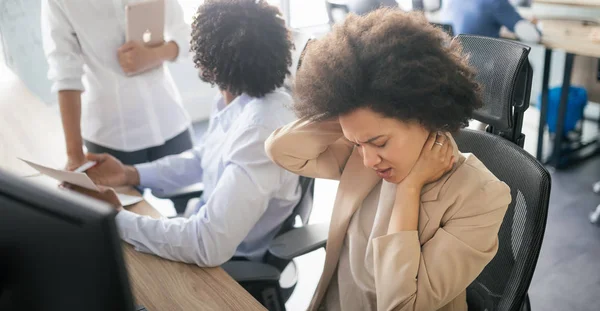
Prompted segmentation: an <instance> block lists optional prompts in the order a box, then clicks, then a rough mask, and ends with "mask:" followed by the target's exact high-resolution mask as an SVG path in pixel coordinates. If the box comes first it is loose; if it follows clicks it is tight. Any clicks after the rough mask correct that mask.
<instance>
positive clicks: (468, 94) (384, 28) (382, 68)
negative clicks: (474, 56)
mask: <svg viewBox="0 0 600 311" xmlns="http://www.w3.org/2000/svg"><path fill="white" fill-rule="evenodd" d="M474 75H475V74H474V71H473V70H472V69H471V68H470V67H469V65H468V60H467V58H466V57H465V56H464V55H462V49H461V46H460V45H459V43H458V42H456V40H455V41H452V40H451V38H450V37H449V36H448V35H447V34H445V33H444V32H443V31H442V30H441V29H438V28H436V27H434V26H432V25H430V24H429V23H428V22H427V20H426V19H425V17H424V16H423V15H422V14H421V13H417V12H411V13H407V12H403V11H401V10H397V9H379V10H376V11H373V12H371V13H369V14H368V15H366V16H357V15H353V14H350V15H349V16H348V17H347V18H346V20H345V21H344V22H343V23H342V24H339V25H336V26H335V27H334V29H333V30H332V31H331V32H330V33H328V34H327V35H326V36H324V37H323V38H321V39H319V40H315V41H312V42H311V43H310V44H309V45H308V46H307V47H306V53H305V55H304V58H303V59H302V66H301V67H300V68H299V70H298V72H297V74H296V78H295V80H296V81H295V89H294V92H295V98H296V99H295V104H294V110H295V111H296V113H297V114H298V116H299V117H310V118H313V119H315V120H325V119H329V118H333V117H337V116H340V115H345V114H348V113H350V112H352V111H354V110H355V109H358V108H365V107H368V108H370V109H372V110H373V111H375V112H378V113H380V114H382V115H384V116H386V117H392V118H396V119H398V120H401V121H417V122H419V123H420V124H421V125H423V126H424V127H425V128H427V129H428V130H430V131H449V132H455V131H457V130H458V129H460V128H461V127H464V126H466V125H468V122H469V120H470V119H471V118H472V114H473V111H474V110H475V109H477V108H479V107H481V106H482V99H481V95H480V93H481V92H480V89H481V88H480V86H479V84H478V83H477V82H476V81H475V80H474Z"/></svg>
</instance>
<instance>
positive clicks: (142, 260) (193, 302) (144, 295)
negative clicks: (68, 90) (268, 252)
mask: <svg viewBox="0 0 600 311" xmlns="http://www.w3.org/2000/svg"><path fill="white" fill-rule="evenodd" d="M41 74H43V73H41ZM60 124H61V123H60V118H59V116H58V114H57V112H56V110H54V109H53V108H51V107H48V106H47V105H45V104H44V103H42V102H40V100H39V99H38V98H36V97H35V96H33V95H32V94H31V92H29V90H27V88H26V87H25V86H24V85H23V83H22V82H21V81H19V79H18V78H17V77H16V76H15V75H14V74H13V73H12V72H10V70H9V69H8V68H6V67H5V65H4V64H0V167H2V168H3V169H5V170H8V171H10V172H12V173H15V174H17V175H20V176H24V175H29V174H33V173H35V171H34V170H33V169H31V168H29V167H28V166H27V165H25V164H24V163H22V162H21V161H19V160H18V159H17V158H16V157H25V158H30V159H33V160H36V161H39V162H41V163H44V164H48V165H54V166H57V167H58V166H59V165H62V164H63V163H65V156H64V150H65V149H64V142H63V136H62V129H61V125H60ZM35 181H36V182H40V183H43V184H48V185H49V186H55V185H56V182H54V181H53V180H51V179H49V178H46V177H41V178H35ZM123 192H127V193H129V194H134V193H136V192H135V191H134V190H133V189H127V190H126V191H123ZM138 195H139V194H138ZM129 210H130V211H132V212H134V213H138V214H142V215H148V216H151V217H161V215H160V214H159V213H158V212H157V211H156V210H155V209H154V208H152V206H150V205H149V204H148V203H147V202H145V201H142V202H140V203H138V204H136V205H134V206H132V207H131V208H129ZM123 251H124V257H125V262H126V264H127V270H128V272H129V279H130V283H131V286H132V291H133V294H134V297H135V300H136V302H137V303H138V304H141V305H143V306H145V307H146V308H147V309H148V310H149V311H177V310H265V309H264V308H263V307H262V306H261V305H260V304H259V303H258V302H257V301H256V300H255V299H254V298H252V296H250V294H248V293H247V292H246V291H245V290H244V289H243V288H242V287H241V286H240V285H239V284H238V283H237V282H235V281H234V280H233V279H232V278H231V277H230V276H229V275H228V274H227V273H226V272H225V271H224V270H223V269H221V268H208V269H207V268H200V267H197V266H195V265H189V264H184V263H179V262H173V261H169V260H165V259H162V258H159V257H156V256H153V255H148V254H143V253H140V252H137V251H135V250H134V249H133V247H132V246H130V245H128V244H126V243H123Z"/></svg>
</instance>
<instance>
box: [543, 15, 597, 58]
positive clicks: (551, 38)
mask: <svg viewBox="0 0 600 311" xmlns="http://www.w3.org/2000/svg"><path fill="white" fill-rule="evenodd" d="M540 26H541V27H542V29H543V30H542V44H543V45H544V46H545V47H547V48H550V49H560V50H564V51H566V52H567V53H573V54H577V55H583V56H589V57H600V43H599V42H594V41H592V40H591V39H590V34H591V33H592V31H593V30H594V29H597V28H599V27H600V26H599V25H590V24H589V23H584V22H581V21H566V20H542V21H540Z"/></svg>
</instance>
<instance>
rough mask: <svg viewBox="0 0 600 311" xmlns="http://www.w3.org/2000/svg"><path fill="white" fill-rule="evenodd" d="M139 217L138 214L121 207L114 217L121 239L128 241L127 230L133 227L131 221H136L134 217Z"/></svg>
mask: <svg viewBox="0 0 600 311" xmlns="http://www.w3.org/2000/svg"><path fill="white" fill-rule="evenodd" d="M137 217H140V216H139V215H137V214H135V213H132V212H130V211H128V210H126V209H122V210H121V211H120V212H119V213H118V214H117V217H115V222H116V223H117V228H118V230H119V236H121V239H123V240H125V241H127V242H129V241H128V240H127V237H128V234H127V233H128V232H130V230H132V228H134V225H133V223H134V222H135V221H136V218H137Z"/></svg>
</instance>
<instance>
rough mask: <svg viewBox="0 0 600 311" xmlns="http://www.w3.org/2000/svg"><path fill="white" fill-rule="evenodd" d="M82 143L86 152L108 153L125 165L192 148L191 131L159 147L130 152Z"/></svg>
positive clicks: (86, 142)
mask: <svg viewBox="0 0 600 311" xmlns="http://www.w3.org/2000/svg"><path fill="white" fill-rule="evenodd" d="M84 143H85V146H86V147H87V149H88V152H91V153H108V154H110V155H112V156H114V157H115V158H117V159H119V160H120V161H121V162H123V164H125V165H134V164H140V163H146V162H152V161H155V160H158V159H160V158H162V157H165V156H168V155H172V154H179V153H182V152H184V151H187V150H190V149H192V147H193V146H194V143H193V140H192V131H191V130H186V131H184V132H183V133H181V134H179V135H177V136H175V137H173V138H171V139H169V140H168V141H166V142H165V143H164V144H162V145H160V146H156V147H150V148H146V149H142V150H137V151H131V152H125V151H119V150H114V149H110V148H107V147H104V146H100V145H97V144H94V143H92V142H89V141H85V142H84Z"/></svg>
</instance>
